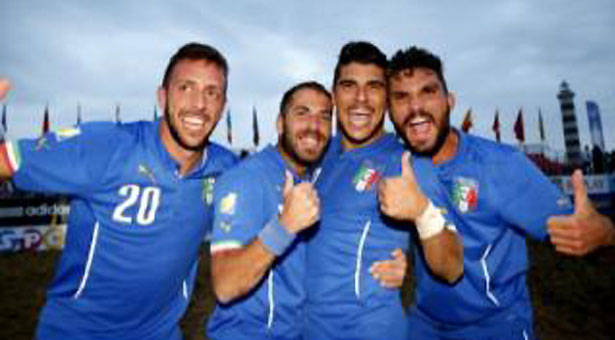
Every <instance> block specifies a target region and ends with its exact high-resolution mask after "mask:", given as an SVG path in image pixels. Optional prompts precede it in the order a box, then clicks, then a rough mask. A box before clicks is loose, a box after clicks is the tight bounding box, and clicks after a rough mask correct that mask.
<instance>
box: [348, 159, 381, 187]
mask: <svg viewBox="0 0 615 340" xmlns="http://www.w3.org/2000/svg"><path fill="white" fill-rule="evenodd" d="M380 177H382V174H381V172H380V171H378V170H376V169H375V168H374V167H371V166H369V164H362V165H361V167H360V168H359V171H357V173H356V174H355V175H354V177H353V178H352V183H353V184H354V188H355V189H356V190H357V191H366V190H371V189H373V188H374V185H375V184H376V183H378V180H380Z"/></svg>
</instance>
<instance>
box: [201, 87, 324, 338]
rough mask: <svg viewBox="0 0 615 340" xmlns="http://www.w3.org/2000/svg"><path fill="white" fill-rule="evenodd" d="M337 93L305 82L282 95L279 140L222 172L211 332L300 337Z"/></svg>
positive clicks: (213, 248) (215, 335) (217, 197)
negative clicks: (318, 183) (308, 237)
mask: <svg viewBox="0 0 615 340" xmlns="http://www.w3.org/2000/svg"><path fill="white" fill-rule="evenodd" d="M331 111H332V104H331V95H330V94H329V92H328V91H327V90H326V89H325V88H324V87H323V86H322V85H320V84H319V83H316V82H305V83H300V84H298V85H296V86H294V87H292V88H291V89H289V90H288V91H287V92H286V93H285V94H284V96H283V98H282V101H281V103H280V113H279V115H278V118H277V123H276V126H277V131H278V143H277V145H276V146H268V147H266V148H265V149H264V150H263V151H261V152H259V153H257V154H255V155H253V156H251V157H249V158H248V159H246V160H245V161H243V162H242V163H241V164H240V165H238V166H237V167H235V168H234V169H232V170H230V171H229V172H227V173H226V174H225V175H223V176H222V177H220V180H219V181H218V182H217V183H216V188H215V191H214V204H215V215H214V227H213V234H212V242H211V253H212V260H211V261H212V279H213V285H214V291H215V293H216V296H217V297H218V300H219V303H218V305H217V307H216V310H215V311H214V314H213V315H212V316H211V318H210V320H209V325H208V336H209V337H210V338H211V339H214V340H219V339H229V340H231V339H232V340H241V339H246V340H247V339H250V340H252V339H280V340H282V339H301V338H302V326H303V304H304V302H305V289H304V284H305V282H304V281H305V261H306V258H305V244H304V234H303V233H301V231H302V230H304V229H306V228H308V227H310V226H312V225H313V224H314V223H315V222H316V221H317V220H318V218H319V215H320V202H319V199H318V195H317V193H316V191H315V189H314V187H313V185H312V182H313V181H314V180H315V179H316V177H317V176H318V172H317V171H315V169H314V165H315V164H316V162H318V160H319V159H320V158H321V156H322V154H323V151H324V149H325V148H326V146H327V143H328V142H329V137H330V136H331Z"/></svg>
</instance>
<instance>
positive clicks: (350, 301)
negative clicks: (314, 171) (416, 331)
mask: <svg viewBox="0 0 615 340" xmlns="http://www.w3.org/2000/svg"><path fill="white" fill-rule="evenodd" d="M340 143H341V142H340V138H339V137H336V138H334V139H333V140H332V141H331V143H330V146H329V150H328V152H327V154H326V156H325V158H324V160H323V165H322V171H321V174H320V177H319V179H318V182H317V189H318V194H319V197H320V202H321V219H320V223H319V226H318V229H317V230H316V232H315V234H314V236H313V237H312V238H310V240H309V242H308V277H307V286H306V287H307V290H308V304H307V319H306V320H307V326H306V332H307V333H306V334H307V336H306V339H311V340H323V339H370V340H374V339H376V340H377V339H388V340H391V339H406V338H407V332H406V324H407V322H406V319H405V315H404V313H403V310H402V305H401V297H400V292H399V290H398V289H390V288H383V287H382V286H381V285H380V284H379V282H378V281H377V280H375V279H374V278H373V277H372V276H371V274H370V273H369V268H370V266H371V265H372V264H373V263H374V262H375V261H381V260H386V259H390V258H391V252H392V251H393V250H394V249H396V248H401V249H402V250H404V251H406V250H407V249H408V247H409V244H410V240H409V236H410V232H409V231H410V229H411V228H413V227H412V226H411V225H409V224H403V223H398V222H397V223H396V222H394V221H393V220H391V219H388V218H386V217H385V216H384V215H383V214H382V212H381V211H380V204H379V201H378V195H377V187H378V182H379V180H380V179H382V178H386V177H393V176H400V174H401V157H402V153H403V151H404V147H403V145H402V144H401V143H400V142H399V141H398V139H397V138H396V136H395V135H392V134H386V135H384V136H382V137H381V138H379V139H378V140H377V141H376V142H374V143H372V144H370V145H367V146H365V147H361V148H357V149H352V150H348V151H345V152H344V151H343V150H342V147H341V144H340ZM422 169H423V168H422V167H421V168H417V167H415V173H416V174H417V178H418V179H419V184H420V185H421V188H422V189H423V191H424V192H425V193H426V194H427V195H428V196H429V197H431V196H433V195H432V194H431V190H433V187H431V186H425V187H424V184H428V183H429V180H428V177H429V176H430V174H429V173H427V172H425V171H423V170H422ZM423 182H425V183H423ZM434 204H435V205H436V206H440V204H439V202H438V201H437V200H435V201H434Z"/></svg>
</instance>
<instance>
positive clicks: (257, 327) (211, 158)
mask: <svg viewBox="0 0 615 340" xmlns="http://www.w3.org/2000/svg"><path fill="white" fill-rule="evenodd" d="M227 76H228V66H227V63H226V60H225V59H224V57H223V56H222V55H221V54H220V53H219V52H218V51H216V50H215V49H214V48H212V47H210V46H207V45H202V44H194V43H192V44H188V45H185V46H184V47H182V48H180V49H179V51H178V52H177V53H176V54H175V55H174V56H173V57H172V58H171V61H170V63H169V65H168V67H167V70H166V72H165V75H164V78H163V82H162V85H161V87H160V89H159V91H158V99H159V104H160V106H161V107H163V108H164V117H163V119H161V120H159V121H157V122H154V123H145V122H140V123H130V124H122V125H116V124H114V123H89V124H83V125H82V126H81V127H79V128H75V129H68V130H60V131H57V132H55V133H51V134H47V135H45V136H43V137H41V138H39V139H38V140H21V141H18V142H6V143H4V144H3V145H1V146H0V156H1V157H0V175H1V176H2V177H5V178H6V177H11V176H12V177H13V180H14V182H15V184H16V185H17V186H18V187H20V188H22V189H25V190H34V191H53V192H61V193H66V194H70V195H71V196H72V197H73V200H72V203H71V214H70V216H69V222H68V223H69V228H68V235H67V239H66V246H65V249H64V251H63V254H62V257H61V259H60V263H59V265H58V268H57V270H56V275H55V278H54V280H53V282H52V283H51V285H50V287H49V290H48V293H47V302H46V305H45V307H44V308H43V311H42V315H41V318H40V322H39V327H38V330H37V339H39V340H46V339H51V340H53V339H67V338H70V339H89V340H92V339H181V332H180V331H179V328H178V320H179V319H180V317H181V315H182V314H183V312H184V311H185V309H186V306H187V304H188V300H189V296H190V291H191V289H192V284H193V282H194V277H195V275H196V266H197V262H198V247H199V244H200V242H201V240H202V239H203V236H204V235H205V233H206V232H207V230H209V229H210V228H212V227H211V226H212V225H213V229H212V241H211V253H212V259H211V266H212V282H213V286H214V291H215V293H216V296H217V298H218V301H219V303H218V305H217V307H216V310H215V311H214V314H213V315H212V316H211V317H210V319H209V324H208V329H207V334H208V336H209V337H210V338H211V339H314V340H319V339H448V338H455V339H530V338H533V334H532V322H531V306H530V302H529V298H528V293H527V288H526V284H525V272H526V270H527V257H526V248H525V238H524V237H525V235H530V236H533V237H537V238H540V239H546V238H547V236H548V234H550V235H551V241H552V242H553V243H554V244H555V245H556V247H557V249H558V250H560V251H562V252H564V253H570V254H584V253H586V252H588V251H591V250H593V249H595V248H597V247H598V246H601V245H606V244H611V245H612V244H613V243H614V240H613V230H614V229H613V224H612V222H611V221H609V220H608V219H607V218H606V217H604V216H602V215H599V214H598V213H596V211H595V210H593V208H592V207H591V205H590V203H589V201H588V200H587V194H586V193H585V192H584V186H583V185H582V176H581V175H580V174H579V173H576V174H575V175H574V176H573V183H574V184H575V206H574V214H573V215H566V216H558V217H552V216H553V215H562V214H570V213H572V212H573V206H572V205H571V204H570V202H569V200H568V199H567V198H566V197H564V196H562V194H561V193H560V192H559V191H558V190H557V189H556V188H555V187H554V186H553V185H552V184H551V183H550V182H549V181H548V179H547V178H546V177H545V176H544V175H542V174H541V173H540V171H539V170H538V169H537V168H536V167H534V166H533V165H532V164H531V163H530V162H529V161H528V160H527V159H526V158H525V157H524V156H523V154H522V153H521V152H519V151H517V150H515V149H513V148H511V147H507V146H503V145H501V144H495V143H492V142H489V141H486V140H484V139H481V138H478V137H474V136H471V135H467V134H464V133H462V132H460V131H458V130H456V129H453V128H451V127H450V117H449V116H450V112H451V110H452V108H453V107H454V96H453V94H452V93H450V92H449V91H448V88H447V86H446V81H445V79H444V76H443V71H442V65H441V62H440V60H439V59H438V58H437V57H436V56H434V55H432V54H431V53H429V52H428V51H426V50H423V49H419V48H415V47H413V48H409V49H407V50H404V51H399V52H398V53H396V54H395V55H394V56H393V57H392V59H391V60H390V61H388V60H387V58H386V56H385V55H384V54H383V53H382V52H381V51H380V50H379V49H378V48H377V47H375V46H374V45H372V44H370V43H367V42H351V43H349V44H347V45H345V46H344V47H343V48H342V50H341V52H340V55H339V59H338V63H337V66H336V68H335V74H334V80H333V86H332V95H331V94H330V93H329V92H328V91H327V90H326V89H325V87H323V86H322V85H320V84H318V83H316V82H304V83H300V84H298V85H296V86H294V87H292V88H291V89H289V90H288V91H287V92H286V93H285V94H284V96H283V98H282V101H281V104H280V112H279V115H278V118H277V121H276V126H277V131H278V143H277V145H276V146H269V147H267V148H265V149H264V150H263V151H261V152H259V153H257V154H255V155H253V156H251V157H249V158H248V159H247V160H245V161H243V162H242V163H240V164H239V165H237V166H234V165H235V163H236V159H235V157H234V156H233V155H232V154H231V153H230V152H228V151H226V150H224V149H223V148H222V147H220V146H218V145H216V144H214V143H211V142H209V136H210V134H211V132H212V131H213V129H214V127H215V125H216V123H217V122H218V120H219V118H220V115H221V112H222V110H223V107H224V104H225V101H226V87H227ZM6 84H7V83H6V82H3V81H0V99H1V98H2V97H3V96H4V94H5V93H6V92H7V90H8V86H6ZM387 96H388V101H387ZM333 107H335V108H336V110H335V112H336V114H337V122H338V130H339V131H338V132H339V133H338V135H337V136H335V137H333V138H331V126H332V119H333ZM387 107H388V110H389V112H390V117H391V120H392V121H393V123H394V125H395V128H396V130H397V133H398V135H394V134H387V133H385V132H384V117H385V112H386V111H387ZM400 138H401V139H402V140H400ZM406 149H409V150H410V151H411V152H412V157H411V159H410V156H409V153H408V152H407V151H405V150H406ZM222 173H224V174H223V175H221V174H222ZM220 175H221V176H220ZM546 225H549V228H548V229H547V228H546ZM410 239H414V240H415V242H410ZM411 245H412V246H411ZM410 246H411V247H412V251H413V259H414V261H413V273H414V275H415V276H416V282H417V287H416V292H417V293H416V297H415V302H414V305H413V307H412V309H411V311H410V312H409V315H408V316H405V315H404V312H403V311H402V306H401V301H400V295H399V286H400V285H401V279H402V278H403V272H404V271H405V266H404V265H403V263H404V261H405V258H404V257H403V256H402V253H403V252H406V251H407V250H408V248H409V247H410ZM391 257H392V258H393V260H390V258H391Z"/></svg>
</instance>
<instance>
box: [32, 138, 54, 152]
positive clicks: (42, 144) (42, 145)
mask: <svg viewBox="0 0 615 340" xmlns="http://www.w3.org/2000/svg"><path fill="white" fill-rule="evenodd" d="M43 149H50V146H49V142H48V141H47V136H46V135H42V136H40V137H39V138H38V139H37V140H36V144H35V145H34V150H36V151H41V150H43Z"/></svg>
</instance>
